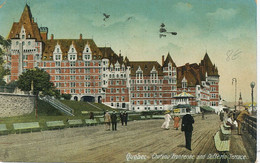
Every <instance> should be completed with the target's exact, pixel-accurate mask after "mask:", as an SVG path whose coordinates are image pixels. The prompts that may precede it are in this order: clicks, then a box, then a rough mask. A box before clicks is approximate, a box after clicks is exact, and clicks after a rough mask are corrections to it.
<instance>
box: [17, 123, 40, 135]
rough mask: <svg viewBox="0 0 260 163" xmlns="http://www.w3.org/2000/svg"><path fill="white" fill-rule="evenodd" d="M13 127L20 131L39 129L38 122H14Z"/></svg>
mask: <svg viewBox="0 0 260 163" xmlns="http://www.w3.org/2000/svg"><path fill="white" fill-rule="evenodd" d="M13 127H14V130H15V132H16V131H19V132H20V133H21V132H22V131H28V130H30V131H31V132H32V131H33V130H40V125H39V122H27V123H14V124H13Z"/></svg>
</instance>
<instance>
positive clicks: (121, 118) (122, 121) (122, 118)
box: [119, 111, 124, 126]
mask: <svg viewBox="0 0 260 163" xmlns="http://www.w3.org/2000/svg"><path fill="white" fill-rule="evenodd" d="M119 116H120V120H121V123H122V126H123V125H124V115H123V112H122V111H120V114H119Z"/></svg>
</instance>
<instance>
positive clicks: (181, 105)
mask: <svg viewBox="0 0 260 163" xmlns="http://www.w3.org/2000/svg"><path fill="white" fill-rule="evenodd" d="M173 108H174V109H176V108H191V106H190V105H188V104H186V105H185V104H178V105H176V106H174V107H173Z"/></svg>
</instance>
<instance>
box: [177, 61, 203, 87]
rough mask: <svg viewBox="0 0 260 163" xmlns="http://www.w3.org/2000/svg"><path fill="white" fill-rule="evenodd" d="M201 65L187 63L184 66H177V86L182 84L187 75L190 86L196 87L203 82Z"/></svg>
mask: <svg viewBox="0 0 260 163" xmlns="http://www.w3.org/2000/svg"><path fill="white" fill-rule="evenodd" d="M198 67H199V66H198V65H197V64H196V63H194V64H191V65H190V64H189V63H186V64H185V65H184V66H180V67H177V87H179V88H180V87H181V86H182V79H183V78H184V77H185V79H186V80H187V84H188V87H194V86H196V85H198V84H200V83H201V77H200V74H199V69H197V68H198Z"/></svg>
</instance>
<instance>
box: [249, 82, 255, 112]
mask: <svg viewBox="0 0 260 163" xmlns="http://www.w3.org/2000/svg"><path fill="white" fill-rule="evenodd" d="M250 86H251V88H252V94H251V96H252V104H251V107H252V113H254V109H253V108H254V87H255V82H251V84H250Z"/></svg>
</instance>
